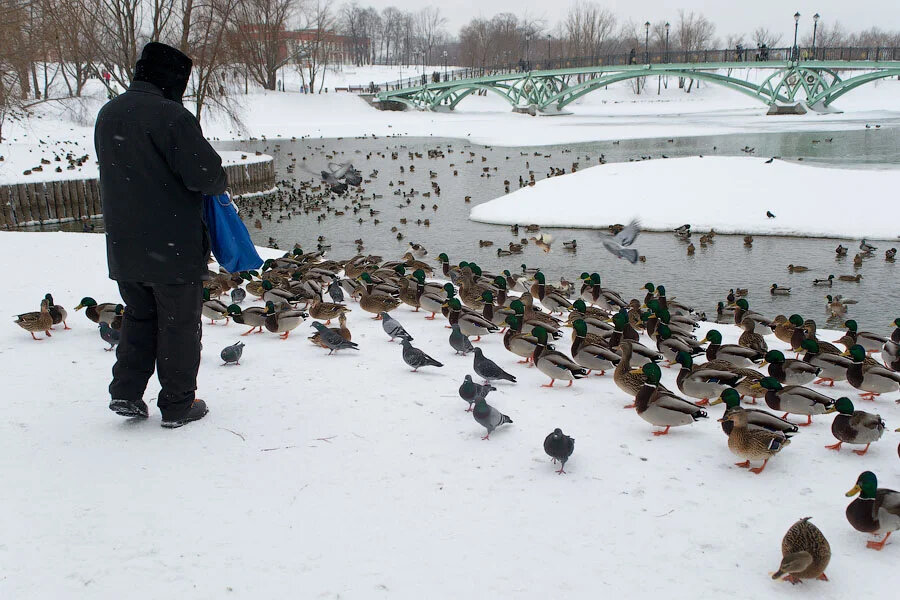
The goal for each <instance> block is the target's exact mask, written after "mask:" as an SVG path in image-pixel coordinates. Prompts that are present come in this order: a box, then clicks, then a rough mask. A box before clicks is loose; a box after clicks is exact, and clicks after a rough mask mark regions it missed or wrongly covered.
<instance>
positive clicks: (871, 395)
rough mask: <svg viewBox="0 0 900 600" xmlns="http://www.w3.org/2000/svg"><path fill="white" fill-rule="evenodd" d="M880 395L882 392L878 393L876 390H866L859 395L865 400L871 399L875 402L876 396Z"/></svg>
mask: <svg viewBox="0 0 900 600" xmlns="http://www.w3.org/2000/svg"><path fill="white" fill-rule="evenodd" d="M880 395H881V394H876V393H875V392H865V393H863V394H860V395H859V397H860V398H862V399H863V400H870V401H872V402H874V401H875V396H880Z"/></svg>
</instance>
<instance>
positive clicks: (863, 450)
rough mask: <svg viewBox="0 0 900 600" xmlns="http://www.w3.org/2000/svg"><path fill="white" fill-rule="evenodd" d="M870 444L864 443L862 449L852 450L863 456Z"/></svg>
mask: <svg viewBox="0 0 900 600" xmlns="http://www.w3.org/2000/svg"><path fill="white" fill-rule="evenodd" d="M870 445H871V444H866V447H865V448H863V449H862V450H854V451H853V453H854V454H858V455H859V456H863V455H864V454H865V453H866V452H868V451H869V446H870Z"/></svg>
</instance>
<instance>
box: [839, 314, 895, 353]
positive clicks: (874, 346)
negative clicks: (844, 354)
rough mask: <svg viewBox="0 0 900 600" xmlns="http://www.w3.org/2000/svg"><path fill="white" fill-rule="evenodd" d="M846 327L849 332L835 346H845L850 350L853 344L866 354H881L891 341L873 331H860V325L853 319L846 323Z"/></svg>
mask: <svg viewBox="0 0 900 600" xmlns="http://www.w3.org/2000/svg"><path fill="white" fill-rule="evenodd" d="M844 327H846V328H847V332H846V333H845V334H844V336H843V337H842V338H841V339H839V340H837V341H836V342H835V344H843V345H844V346H846V347H847V349H848V350H849V349H850V346H852V345H853V344H859V345H860V346H862V347H863V349H864V350H865V351H866V352H869V353H871V352H880V351H881V349H882V348H883V347H884V345H885V344H886V343H887V342H888V341H889V340H888V338H886V337H884V336H882V335H878V334H876V333H872V332H871V331H859V325H857V323H856V321H854V320H853V319H850V320H849V321H847V322H846V323H844Z"/></svg>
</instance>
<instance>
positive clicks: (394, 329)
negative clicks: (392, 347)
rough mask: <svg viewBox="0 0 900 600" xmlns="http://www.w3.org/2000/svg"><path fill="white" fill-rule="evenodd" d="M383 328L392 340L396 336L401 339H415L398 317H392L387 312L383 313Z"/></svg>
mask: <svg viewBox="0 0 900 600" xmlns="http://www.w3.org/2000/svg"><path fill="white" fill-rule="evenodd" d="M381 328H382V329H384V332H385V333H386V334H388V335H389V336H391V341H392V342H393V341H394V338H400V339H401V340H407V341H410V342H411V341H413V339H414V338H413V336H411V335H409V333H408V332H407V331H406V330H405V329H403V325H401V324H400V322H399V321H397V319H395V318H394V317H392V316H391V315H389V314H388V313H386V312H382V313H381Z"/></svg>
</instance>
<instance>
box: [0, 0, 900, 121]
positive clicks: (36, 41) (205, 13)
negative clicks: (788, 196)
mask: <svg viewBox="0 0 900 600" xmlns="http://www.w3.org/2000/svg"><path fill="white" fill-rule="evenodd" d="M667 25H668V27H667ZM807 25H808V24H807ZM297 31H304V32H305V33H304V34H303V35H293V36H291V35H289V34H286V33H285V32H297ZM335 34H339V35H341V36H343V38H342V39H341V41H340V43H341V48H342V55H343V56H342V60H344V61H348V60H349V62H353V63H355V64H357V65H363V64H392V65H398V64H405V65H432V66H434V65H441V64H443V65H457V66H466V67H485V66H490V65H497V64H514V63H517V62H519V63H529V64H530V63H532V62H535V61H539V60H540V59H543V58H545V57H546V58H547V59H551V58H552V59H560V58H568V57H592V58H593V57H602V56H605V55H612V54H624V53H628V52H632V53H633V52H634V50H635V49H636V50H637V51H638V52H642V51H643V50H644V49H645V45H646V46H647V47H648V48H649V49H650V50H652V51H654V52H657V51H661V50H663V49H664V48H665V49H669V50H671V51H698V50H704V49H710V48H713V47H716V46H720V47H726V48H735V47H737V46H739V45H740V46H742V47H745V48H749V47H753V46H760V45H763V44H765V45H766V46H768V47H774V46H777V45H778V44H780V43H784V42H783V35H782V34H781V33H778V32H773V31H770V30H768V29H765V28H762V27H760V28H757V29H756V30H754V31H752V32H748V33H739V34H729V35H727V36H725V37H724V38H721V39H720V38H719V37H717V36H716V27H715V24H714V23H712V22H711V21H710V20H709V19H708V18H707V17H705V16H704V15H702V14H698V13H694V12H686V11H679V12H678V13H677V14H675V15H673V17H672V19H671V20H670V21H668V22H667V21H665V20H655V21H654V22H652V23H650V24H649V27H647V26H646V25H645V24H644V23H635V22H633V21H631V20H627V19H622V18H621V17H619V16H617V15H616V14H615V13H614V12H612V11H611V10H609V9H607V8H604V7H603V6H601V5H600V4H598V3H595V2H589V1H585V0H576V1H575V2H574V3H573V4H572V5H571V6H570V8H569V10H568V12H567V14H566V15H565V16H564V17H563V18H562V19H561V20H559V21H558V22H556V23H548V22H546V21H545V20H543V19H539V18H535V17H530V16H528V15H527V14H513V13H500V14H497V15H494V16H493V17H490V18H482V17H474V18H472V19H471V20H470V21H469V22H468V23H466V24H465V25H464V26H462V27H461V28H460V30H459V31H458V32H456V33H455V34H452V33H451V32H449V31H448V29H447V20H446V18H445V17H444V16H443V15H442V13H441V10H440V8H438V7H437V6H425V7H423V8H421V9H419V10H415V11H404V10H400V9H398V8H396V7H393V6H388V7H386V8H383V9H381V10H377V9H375V8H373V7H371V6H365V5H361V4H360V3H359V2H358V1H356V0H352V1H350V2H344V3H337V2H330V1H328V0H0V127H2V123H3V121H4V119H5V118H6V117H7V116H8V115H10V114H12V113H15V111H17V110H22V109H24V108H27V106H28V105H29V104H32V103H34V102H40V101H45V100H47V99H48V96H51V95H53V93H54V92H53V90H59V89H64V90H66V93H67V94H68V95H69V96H73V97H77V96H80V95H81V94H82V91H83V89H84V86H85V84H86V83H87V81H88V79H90V78H99V79H101V80H102V81H103V82H104V84H106V85H107V86H108V87H109V88H110V91H111V92H112V91H113V90H114V89H124V88H127V86H128V85H129V82H130V80H131V77H132V75H133V74H134V73H133V70H134V65H135V62H136V60H137V58H138V55H139V52H140V50H141V47H142V46H143V45H144V44H145V43H146V42H148V41H151V40H156V41H162V42H165V43H168V44H170V45H172V46H175V47H177V48H179V49H181V50H182V51H183V52H185V53H186V54H188V55H189V56H191V58H192V59H193V60H194V71H193V74H192V79H191V82H190V84H189V87H188V95H189V97H190V99H191V100H194V101H195V106H196V114H197V116H198V117H199V116H200V115H201V113H202V111H203V110H204V109H206V108H216V109H222V110H224V111H226V112H229V113H233V111H231V110H230V106H231V104H230V102H229V91H230V90H235V89H236V88H238V89H239V88H240V87H243V89H244V91H245V92H246V91H249V87H250V85H251V84H253V85H254V86H259V87H262V88H264V89H268V90H274V89H276V87H277V85H278V80H279V77H278V73H279V70H283V69H285V68H290V69H293V70H295V71H296V72H297V73H299V75H300V76H301V78H302V81H303V85H304V86H306V87H307V89H309V90H311V91H318V90H321V88H322V85H323V83H324V80H323V76H324V73H325V70H326V69H327V68H328V67H329V66H330V65H329V63H330V62H331V61H332V60H334V59H333V56H334V52H333V50H334V46H335V43H336V42H335V37H334V36H335ZM816 35H817V45H818V46H820V47H824V46H829V47H838V46H864V47H896V46H900V32H890V31H883V30H881V29H879V28H877V27H872V28H870V29H868V30H865V31H859V32H848V31H846V30H845V28H843V27H842V26H841V24H840V23H839V22H828V21H825V20H823V21H821V22H820V23H819V24H818V28H817V32H816ZM811 36H812V28H811V27H808V26H807V27H805V28H804V32H803V36H802V43H803V44H804V45H806V46H809V45H810V43H811ZM286 38H287V39H286ZM792 41H793V40H790V42H787V43H791V42H792ZM348 54H349V56H348ZM55 93H57V94H58V91H57V92H55ZM0 132H2V129H0Z"/></svg>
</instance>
